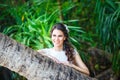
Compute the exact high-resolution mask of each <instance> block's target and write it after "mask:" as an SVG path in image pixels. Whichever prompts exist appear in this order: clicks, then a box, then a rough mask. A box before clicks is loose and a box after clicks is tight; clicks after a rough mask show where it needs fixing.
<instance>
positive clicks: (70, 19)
mask: <svg viewBox="0 0 120 80" xmlns="http://www.w3.org/2000/svg"><path fill="white" fill-rule="evenodd" d="M56 22H63V23H65V24H67V25H68V28H69V30H70V35H69V36H70V42H71V43H72V44H74V45H73V46H74V47H75V48H76V49H77V50H78V52H79V54H80V56H81V58H82V59H83V61H84V62H85V64H86V65H87V66H88V68H89V70H90V74H91V75H90V76H91V77H95V78H97V79H99V80H110V79H113V80H119V78H120V1H119V0H66V1H64V0H0V32H1V33H3V34H6V35H8V36H9V37H11V38H13V39H15V40H16V41H18V42H20V43H22V44H24V45H26V46H28V47H31V48H32V49H34V50H38V49H42V48H46V47H52V43H51V39H50V30H51V27H52V26H53V25H54V24H55V23H56ZM2 77H3V78H6V79H2ZM0 80H25V78H24V77H22V76H20V75H19V74H17V73H15V72H11V71H9V70H8V69H6V68H4V67H2V66H1V67H0Z"/></svg>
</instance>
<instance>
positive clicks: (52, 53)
mask: <svg viewBox="0 0 120 80" xmlns="http://www.w3.org/2000/svg"><path fill="white" fill-rule="evenodd" d="M68 32H69V30H68V28H67V26H65V25H64V24H62V23H57V24H55V25H54V26H53V28H52V30H51V39H52V43H53V45H54V46H53V48H47V49H42V50H38V52H42V53H46V54H44V55H47V56H48V57H50V58H52V59H53V60H54V61H55V62H57V63H62V64H64V65H68V66H70V67H73V68H75V69H76V70H78V71H80V72H82V73H85V74H87V75H89V70H88V68H87V67H86V65H85V64H84V63H83V61H82V59H81V58H80V56H79V54H78V52H77V51H76V50H75V49H74V48H73V47H72V46H71V44H70V43H69V40H68V38H69V36H68Z"/></svg>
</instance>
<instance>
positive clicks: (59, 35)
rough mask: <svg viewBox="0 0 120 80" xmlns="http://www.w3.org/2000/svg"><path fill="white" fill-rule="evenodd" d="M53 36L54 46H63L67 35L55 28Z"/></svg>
mask: <svg viewBox="0 0 120 80" xmlns="http://www.w3.org/2000/svg"><path fill="white" fill-rule="evenodd" d="M51 37H52V42H53V45H54V47H63V42H64V40H65V39H66V37H65V35H64V33H63V32H62V31H61V30H57V29H54V30H53V32H52V35H51Z"/></svg>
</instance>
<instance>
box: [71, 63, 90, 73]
mask: <svg viewBox="0 0 120 80" xmlns="http://www.w3.org/2000/svg"><path fill="white" fill-rule="evenodd" d="M70 65H71V67H73V68H74V69H76V70H78V71H80V72H82V73H84V74H87V75H90V73H89V70H88V69H81V68H80V67H78V66H76V65H74V64H70Z"/></svg>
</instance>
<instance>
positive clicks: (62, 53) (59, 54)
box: [41, 48, 68, 62]
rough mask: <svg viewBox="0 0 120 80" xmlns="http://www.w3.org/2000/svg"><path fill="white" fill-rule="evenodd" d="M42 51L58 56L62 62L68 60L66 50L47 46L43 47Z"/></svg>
mask: <svg viewBox="0 0 120 80" xmlns="http://www.w3.org/2000/svg"><path fill="white" fill-rule="evenodd" d="M41 51H42V52H44V53H45V54H47V55H50V56H52V57H54V58H56V59H57V60H59V61H60V62H68V60H67V56H66V55H65V51H56V50H54V49H52V48H45V49H42V50H41Z"/></svg>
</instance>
